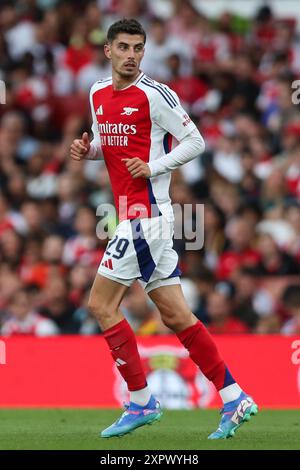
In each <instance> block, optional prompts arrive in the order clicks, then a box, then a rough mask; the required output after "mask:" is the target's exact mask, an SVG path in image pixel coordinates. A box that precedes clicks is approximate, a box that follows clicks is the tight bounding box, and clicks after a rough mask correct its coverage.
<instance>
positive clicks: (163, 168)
mask: <svg viewBox="0 0 300 470" xmlns="http://www.w3.org/2000/svg"><path fill="white" fill-rule="evenodd" d="M204 148H205V144H204V140H203V138H202V136H201V134H200V132H199V131H198V129H197V128H196V127H195V129H194V130H193V131H192V132H190V134H188V135H187V136H185V137H184V138H183V139H181V142H180V143H179V145H177V147H175V148H174V149H173V150H171V152H169V153H167V154H165V155H163V156H162V157H160V158H158V159H157V160H152V161H151V162H149V163H148V166H149V168H150V171H151V176H150V178H152V177H154V176H158V175H162V174H164V173H167V172H168V171H172V170H175V169H176V168H178V167H179V166H181V165H184V164H185V163H188V162H190V161H191V160H193V159H194V158H196V157H198V156H199V155H200V154H201V153H202V152H203V151H204Z"/></svg>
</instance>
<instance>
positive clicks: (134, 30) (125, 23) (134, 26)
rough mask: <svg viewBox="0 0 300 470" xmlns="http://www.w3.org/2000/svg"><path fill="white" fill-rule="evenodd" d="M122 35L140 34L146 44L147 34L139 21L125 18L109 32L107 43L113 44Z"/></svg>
mask: <svg viewBox="0 0 300 470" xmlns="http://www.w3.org/2000/svg"><path fill="white" fill-rule="evenodd" d="M120 33H127V34H140V35H141V36H143V38H144V44H145V42H146V33H145V31H144V29H143V27H142V25H141V24H140V23H139V22H138V21H137V20H134V19H130V20H128V19H127V18H123V19H122V20H119V21H116V22H115V23H113V24H112V25H111V26H110V27H109V29H108V31H107V42H110V43H111V42H113V40H114V39H116V37H117V35H118V34H120Z"/></svg>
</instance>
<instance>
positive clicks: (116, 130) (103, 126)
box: [98, 121, 136, 135]
mask: <svg viewBox="0 0 300 470" xmlns="http://www.w3.org/2000/svg"><path fill="white" fill-rule="evenodd" d="M98 127H99V132H100V134H107V135H108V134H110V135H111V134H115V135H118V134H121V135H122V134H123V135H134V134H136V125H135V124H123V122H119V123H117V124H115V123H111V122H109V121H106V122H104V123H99V124H98Z"/></svg>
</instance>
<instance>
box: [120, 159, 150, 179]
mask: <svg viewBox="0 0 300 470" xmlns="http://www.w3.org/2000/svg"><path fill="white" fill-rule="evenodd" d="M122 161H123V162H125V165H126V166H127V169H128V171H129V173H130V174H131V176H132V178H149V177H150V176H151V171H150V168H149V166H148V165H147V163H145V162H143V160H141V159H140V158H138V157H134V158H122Z"/></svg>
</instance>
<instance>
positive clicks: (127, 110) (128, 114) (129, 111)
mask: <svg viewBox="0 0 300 470" xmlns="http://www.w3.org/2000/svg"><path fill="white" fill-rule="evenodd" d="M123 109H124V112H123V113H121V116H123V115H124V114H125V115H126V116H131V115H132V113H135V112H136V111H138V108H129V107H126V108H123Z"/></svg>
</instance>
